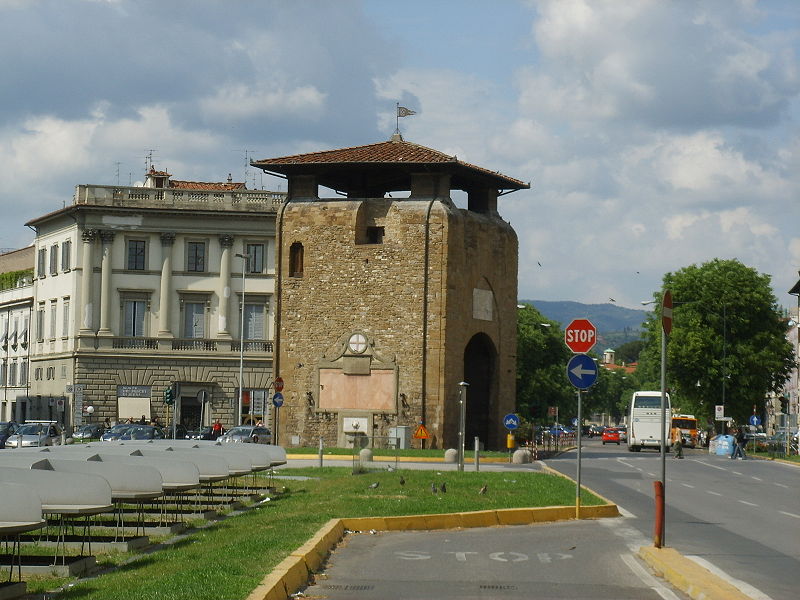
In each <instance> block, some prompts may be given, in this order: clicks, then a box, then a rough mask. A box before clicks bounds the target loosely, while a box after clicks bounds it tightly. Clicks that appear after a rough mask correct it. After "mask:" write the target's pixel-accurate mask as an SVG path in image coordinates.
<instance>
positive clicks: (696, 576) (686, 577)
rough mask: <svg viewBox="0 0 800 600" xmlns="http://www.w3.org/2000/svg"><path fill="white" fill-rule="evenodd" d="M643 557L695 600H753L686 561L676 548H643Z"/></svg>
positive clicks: (658, 573)
mask: <svg viewBox="0 0 800 600" xmlns="http://www.w3.org/2000/svg"><path fill="white" fill-rule="evenodd" d="M639 557H640V558H641V559H642V560H644V562H646V563H647V564H648V565H650V568H652V569H653V571H655V573H656V575H658V576H659V577H663V578H664V579H666V580H667V581H669V582H670V583H671V584H672V585H674V586H675V587H676V588H678V589H679V590H681V591H683V592H684V593H686V594H687V595H688V596H689V597H690V598H692V599H693V600H752V599H751V598H750V596H748V595H747V594H744V593H743V592H741V591H740V590H739V589H738V588H736V587H734V586H733V585H731V584H730V583H728V582H727V581H725V580H724V579H722V578H721V577H719V576H717V575H715V574H714V573H712V572H711V571H709V570H708V569H705V568H703V567H701V566H700V565H698V564H697V563H696V562H694V561H692V560H690V559H688V558H686V557H685V556H683V555H682V554H681V553H680V552H678V551H677V550H675V549H674V548H656V547H654V546H642V547H641V548H639Z"/></svg>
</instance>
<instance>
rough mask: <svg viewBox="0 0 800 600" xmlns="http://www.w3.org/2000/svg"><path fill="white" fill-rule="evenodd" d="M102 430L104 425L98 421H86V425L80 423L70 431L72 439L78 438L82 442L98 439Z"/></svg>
mask: <svg viewBox="0 0 800 600" xmlns="http://www.w3.org/2000/svg"><path fill="white" fill-rule="evenodd" d="M104 431H105V427H103V426H102V425H101V424H100V423H88V424H87V425H82V426H81V427H79V428H78V429H76V430H75V431H74V432H73V433H72V439H73V440H80V441H82V442H83V441H87V440H99V439H100V436H101V435H103V432H104Z"/></svg>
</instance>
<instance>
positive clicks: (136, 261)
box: [128, 240, 146, 271]
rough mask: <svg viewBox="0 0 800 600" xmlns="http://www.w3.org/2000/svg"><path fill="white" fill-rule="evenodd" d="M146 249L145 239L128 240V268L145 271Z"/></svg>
mask: <svg viewBox="0 0 800 600" xmlns="http://www.w3.org/2000/svg"><path fill="white" fill-rule="evenodd" d="M145 249H146V243H145V241H144V240H128V269H130V270H131V271H144V258H145Z"/></svg>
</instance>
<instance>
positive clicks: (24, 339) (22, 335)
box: [19, 315, 30, 346]
mask: <svg viewBox="0 0 800 600" xmlns="http://www.w3.org/2000/svg"><path fill="white" fill-rule="evenodd" d="M29 320H30V317H28V315H25V316H24V317H22V331H20V332H19V343H20V344H22V345H23V346H27V345H28V325H29Z"/></svg>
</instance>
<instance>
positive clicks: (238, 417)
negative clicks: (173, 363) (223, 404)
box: [235, 252, 252, 425]
mask: <svg viewBox="0 0 800 600" xmlns="http://www.w3.org/2000/svg"><path fill="white" fill-rule="evenodd" d="M236 256H238V257H239V258H241V259H242V311H241V312H242V322H241V326H240V329H239V412H238V413H237V415H236V419H235V421H236V424H237V425H241V424H242V396H243V394H244V293H245V282H246V281H245V278H244V275H245V271H247V262H246V261H247V259H248V258H250V255H249V254H239V253H238V252H237V253H236ZM250 406H252V401H251V403H250ZM248 414H249V409H248Z"/></svg>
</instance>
